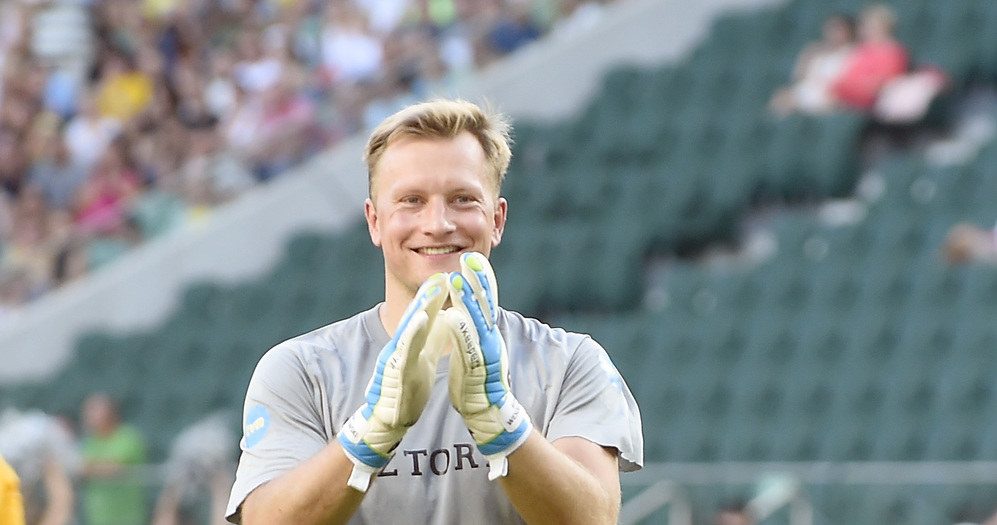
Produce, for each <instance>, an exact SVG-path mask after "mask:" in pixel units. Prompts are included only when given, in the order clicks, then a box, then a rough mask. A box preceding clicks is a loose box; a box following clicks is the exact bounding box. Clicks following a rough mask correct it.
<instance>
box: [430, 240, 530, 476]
mask: <svg viewBox="0 0 997 525" xmlns="http://www.w3.org/2000/svg"><path fill="white" fill-rule="evenodd" d="M460 263H461V271H460V273H452V274H450V280H449V284H450V299H451V302H452V303H453V307H452V308H449V309H448V310H447V311H446V312H445V313H444V319H445V320H446V323H447V324H448V325H449V326H450V328H451V330H452V332H453V336H454V337H453V342H454V350H453V355H451V357H450V401H451V402H452V403H453V405H454V407H455V408H456V409H457V411H458V412H459V413H460V414H461V415H462V416H463V417H464V423H465V424H466V425H467V428H468V430H470V431H471V436H472V437H473V438H474V442H475V443H476V444H477V446H478V450H480V451H481V453H482V454H484V455H485V457H486V458H488V462H489V464H490V470H489V473H488V479H492V480H494V479H496V478H498V477H501V476H505V475H506V474H507V473H508V468H509V465H508V461H507V460H506V457H507V456H508V455H509V454H511V453H512V452H513V451H515V450H516V449H517V448H519V446H520V445H522V444H523V443H524V442H525V441H526V438H528V437H529V435H530V432H531V431H532V429H533V423H532V422H531V421H530V418H529V416H528V415H527V414H526V411H525V410H524V409H523V407H522V405H520V404H519V401H517V400H516V397H515V396H514V395H513V394H512V391H511V389H510V387H509V353H508V351H507V350H506V346H505V340H504V339H503V338H502V334H501V333H500V332H499V329H498V326H496V323H497V322H498V288H497V286H496V282H495V273H494V272H493V271H492V268H491V265H489V264H488V259H486V258H485V256H484V255H482V254H480V253H475V252H472V253H465V254H463V255H462V256H461V258H460Z"/></svg>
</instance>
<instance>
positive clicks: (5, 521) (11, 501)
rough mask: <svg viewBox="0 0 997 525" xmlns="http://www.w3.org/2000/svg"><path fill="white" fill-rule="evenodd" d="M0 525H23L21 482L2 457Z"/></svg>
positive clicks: (0, 460) (0, 461) (0, 472)
mask: <svg viewBox="0 0 997 525" xmlns="http://www.w3.org/2000/svg"><path fill="white" fill-rule="evenodd" d="M0 525H24V500H23V499H22V497H21V480H20V479H18V477H17V473H16V472H14V469H13V468H12V467H11V466H10V465H9V464H7V461H6V460H4V459H3V456H0Z"/></svg>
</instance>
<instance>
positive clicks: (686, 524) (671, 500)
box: [619, 480, 692, 525]
mask: <svg viewBox="0 0 997 525" xmlns="http://www.w3.org/2000/svg"><path fill="white" fill-rule="evenodd" d="M665 505H668V506H669V511H668V525H692V506H691V505H690V504H689V498H688V497H687V496H686V494H685V491H684V490H683V489H682V487H680V486H678V485H676V484H675V483H672V482H671V481H668V480H663V481H659V482H657V483H655V484H654V485H651V486H650V487H648V488H647V489H646V490H644V491H643V492H641V493H640V494H638V495H636V496H634V497H633V498H631V499H629V500H628V501H627V502H626V504H624V505H623V508H622V509H620V519H619V525H634V524H635V523H639V522H640V520H642V519H644V518H646V517H648V516H650V515H651V514H652V513H653V512H654V511H656V510H658V509H660V508H661V507H664V506H665Z"/></svg>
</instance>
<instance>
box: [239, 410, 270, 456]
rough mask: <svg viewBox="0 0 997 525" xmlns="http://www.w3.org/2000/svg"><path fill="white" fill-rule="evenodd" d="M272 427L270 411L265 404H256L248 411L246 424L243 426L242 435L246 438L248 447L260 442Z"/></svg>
mask: <svg viewBox="0 0 997 525" xmlns="http://www.w3.org/2000/svg"><path fill="white" fill-rule="evenodd" d="M268 428H270V412H268V411H267V409H266V407H264V406H263V405H256V406H254V407H253V408H250V409H249V412H246V424H245V426H243V427H242V435H243V437H244V439H245V440H246V448H252V447H254V446H255V445H256V444H257V443H259V442H260V441H261V440H262V439H263V436H264V435H266V433H267V429H268Z"/></svg>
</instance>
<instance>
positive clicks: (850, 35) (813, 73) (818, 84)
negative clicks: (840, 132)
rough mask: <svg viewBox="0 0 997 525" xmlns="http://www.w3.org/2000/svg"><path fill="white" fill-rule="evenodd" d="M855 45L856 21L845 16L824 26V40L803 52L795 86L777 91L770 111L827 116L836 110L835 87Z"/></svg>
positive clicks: (837, 17)
mask: <svg viewBox="0 0 997 525" xmlns="http://www.w3.org/2000/svg"><path fill="white" fill-rule="evenodd" d="M854 45H855V20H854V19H853V18H852V17H851V16H849V15H845V14H836V15H832V16H831V17H830V18H828V19H827V20H826V21H825V22H824V26H823V28H822V30H821V40H819V41H817V42H813V43H811V44H809V45H807V47H805V48H804V49H803V51H802V52H801V53H800V56H799V57H798V58H797V59H796V65H795V67H794V68H793V82H792V84H791V85H789V86H785V87H782V88H780V89H779V90H778V91H776V93H775V95H773V97H772V100H771V102H770V103H769V107H770V108H771V109H772V111H773V112H775V113H776V114H778V115H781V116H784V115H788V114H790V113H795V112H801V113H810V114H821V113H827V112H829V111H831V110H833V109H835V108H836V102H835V99H834V96H833V95H832V93H831V86H832V85H833V84H834V82H835V81H836V80H837V79H838V77H839V76H840V75H841V72H842V70H843V68H844V66H845V64H846V63H847V61H848V59H849V57H850V56H851V53H852V50H853V48H854Z"/></svg>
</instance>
